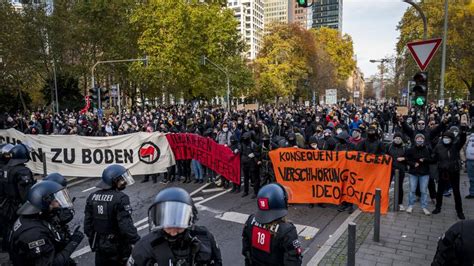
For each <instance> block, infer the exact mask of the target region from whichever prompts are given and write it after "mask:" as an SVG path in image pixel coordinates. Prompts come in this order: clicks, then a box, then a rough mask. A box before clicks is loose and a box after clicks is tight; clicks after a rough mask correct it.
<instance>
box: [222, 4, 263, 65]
mask: <svg viewBox="0 0 474 266" xmlns="http://www.w3.org/2000/svg"><path fill="white" fill-rule="evenodd" d="M227 7H228V8H230V9H232V10H233V11H234V16H235V18H236V19H237V21H238V22H239V25H238V26H237V30H238V31H239V33H240V35H241V36H242V39H243V40H244V41H245V44H246V45H247V51H246V52H245V57H246V58H247V59H249V60H254V59H255V58H257V54H258V52H259V50H260V48H261V46H262V45H263V30H264V5H263V1H262V0H228V1H227Z"/></svg>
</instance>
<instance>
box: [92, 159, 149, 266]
mask: <svg viewBox="0 0 474 266" xmlns="http://www.w3.org/2000/svg"><path fill="white" fill-rule="evenodd" d="M134 183H135V180H134V179H133V177H132V175H131V174H130V172H129V171H128V170H127V169H126V168H125V167H123V166H121V165H118V164H112V165H110V166H108V167H107V168H105V170H104V171H103V173H102V181H101V182H100V183H99V184H97V185H96V187H97V188H99V189H100V190H97V191H94V192H92V193H91V194H90V195H89V197H88V198H87V201H86V207H85V210H84V233H85V234H86V235H87V237H88V238H89V245H90V247H91V250H92V251H93V252H95V264H96V265H124V264H125V263H126V262H127V260H128V257H129V256H130V254H131V252H132V245H134V244H135V243H136V242H137V241H138V240H140V236H139V235H138V233H137V228H136V227H135V225H134V224H133V220H132V207H131V206H130V198H129V197H128V195H127V194H125V193H124V192H123V190H124V189H125V188H126V187H127V185H132V184H134Z"/></svg>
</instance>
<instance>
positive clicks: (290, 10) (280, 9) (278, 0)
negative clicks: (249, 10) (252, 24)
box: [265, 0, 310, 29]
mask: <svg viewBox="0 0 474 266" xmlns="http://www.w3.org/2000/svg"><path fill="white" fill-rule="evenodd" d="M309 12H310V10H309V8H304V7H298V4H297V3H296V0H266V1H265V28H266V29H268V28H269V26H270V25H272V24H287V23H297V24H299V25H300V26H301V27H303V28H308V14H309Z"/></svg>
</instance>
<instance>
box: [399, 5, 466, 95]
mask: <svg viewBox="0 0 474 266" xmlns="http://www.w3.org/2000/svg"><path fill="white" fill-rule="evenodd" d="M443 2H444V1H423V2H421V3H420V6H421V8H422V10H423V12H424V13H425V16H426V17H427V20H428V38H441V37H442V36H443V23H444V4H443ZM473 28H474V2H472V1H450V2H449V11H448V34H447V35H448V36H447V43H446V45H447V47H446V49H447V50H446V51H447V52H446V74H445V91H446V92H452V93H451V95H447V94H446V93H445V97H448V96H454V97H456V98H466V95H467V93H468V92H469V93H470V97H471V99H474V54H473V53H474V52H473V50H474V37H473V35H472V34H469V33H470V32H471V31H472V29H473ZM398 30H399V31H400V37H399V41H398V43H397V54H398V56H400V57H402V58H404V59H405V60H403V61H402V62H401V63H402V64H403V65H402V66H401V67H400V68H399V69H400V71H399V73H398V74H399V75H400V76H401V78H402V79H403V83H405V84H406V82H407V81H408V80H410V79H411V78H412V77H413V75H414V74H415V73H416V72H417V71H419V69H418V67H417V66H416V63H415V61H414V60H413V59H412V58H411V55H410V54H409V51H408V49H406V44H407V43H408V42H411V41H415V40H421V39H422V37H423V25H422V21H421V19H420V18H419V17H418V14H417V12H416V11H415V10H414V9H413V8H408V9H407V11H406V12H405V14H404V15H403V18H402V19H401V20H400V22H399V24H398ZM427 71H428V72H429V87H430V95H431V97H430V98H432V99H437V98H438V95H439V88H440V74H441V49H440V50H439V51H438V52H437V54H436V55H435V57H434V58H433V59H432V61H431V63H430V65H429V66H428V68H427Z"/></svg>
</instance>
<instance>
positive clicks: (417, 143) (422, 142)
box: [415, 140, 425, 146]
mask: <svg viewBox="0 0 474 266" xmlns="http://www.w3.org/2000/svg"><path fill="white" fill-rule="evenodd" d="M415 143H416V146H423V144H424V143H425V141H424V140H417V141H415Z"/></svg>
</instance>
